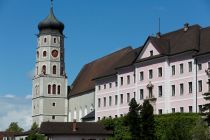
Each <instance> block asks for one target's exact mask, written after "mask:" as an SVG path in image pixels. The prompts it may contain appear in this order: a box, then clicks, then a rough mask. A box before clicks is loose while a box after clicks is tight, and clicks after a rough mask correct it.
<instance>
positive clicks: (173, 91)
mask: <svg viewBox="0 0 210 140" xmlns="http://www.w3.org/2000/svg"><path fill="white" fill-rule="evenodd" d="M171 90H172V96H175V85H172V86H171Z"/></svg>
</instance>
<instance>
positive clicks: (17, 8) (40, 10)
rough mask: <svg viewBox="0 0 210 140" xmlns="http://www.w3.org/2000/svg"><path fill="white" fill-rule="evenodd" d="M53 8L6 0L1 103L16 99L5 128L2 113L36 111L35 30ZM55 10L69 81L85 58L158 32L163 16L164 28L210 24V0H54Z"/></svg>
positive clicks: (1, 13) (44, 0) (0, 39)
mask: <svg viewBox="0 0 210 140" xmlns="http://www.w3.org/2000/svg"><path fill="white" fill-rule="evenodd" d="M49 8H50V0H0V21H1V22H0V23H1V24H0V32H1V33H0V52H1V55H0V60H1V68H0V97H1V99H0V104H1V103H2V104H3V103H4V104H5V105H7V106H9V107H11V106H12V105H13V108H12V107H11V108H7V107H6V106H5V107H4V108H2V107H1V109H0V126H2V127H0V130H1V129H4V128H5V127H6V124H4V125H3V124H2V123H3V121H1V118H3V117H4V118H7V119H8V122H9V121H13V120H12V119H11V120H9V119H10V118H9V116H10V114H9V113H11V111H17V110H18V109H17V106H20V107H19V109H20V108H24V107H22V106H25V107H26V108H24V109H25V110H22V111H25V112H24V113H25V114H27V113H28V114H29V116H30V115H31V114H30V109H31V105H30V103H31V101H30V98H29V97H30V96H29V95H30V94H31V86H32V85H31V83H32V80H31V75H32V72H33V68H34V64H35V50H36V47H37V43H36V36H35V34H37V33H38V29H37V25H38V23H39V21H41V20H42V19H44V18H45V17H46V16H47V15H48V12H49ZM54 12H55V15H56V17H57V18H58V19H59V20H61V21H62V22H63V23H64V24H65V30H64V33H65V35H66V40H65V63H66V73H67V74H68V81H69V84H70V83H72V81H73V80H74V79H75V77H76V75H77V73H78V72H79V71H80V69H81V68H82V66H83V65H84V64H86V63H88V62H90V61H92V60H94V59H96V58H99V57H102V56H104V55H106V54H109V53H111V52H113V51H116V50H119V49H121V48H123V47H126V46H132V47H134V48H136V47H138V46H141V45H142V44H143V43H144V42H145V40H146V38H147V37H148V36H149V35H155V34H156V32H158V18H159V17H160V19H161V33H166V32H169V31H173V30H176V29H178V28H182V27H183V24H184V23H185V22H189V23H190V25H192V24H200V25H201V26H203V27H207V26H210V2H209V1H208V0H173V1H172V0H146V1H145V0H144V1H143V0H54ZM23 99H24V100H25V101H22V102H20V100H23ZM10 103H14V104H10ZM15 103H16V104H15ZM13 113H14V112H13ZM13 119H14V118H13ZM22 119H23V118H22ZM17 121H19V120H17ZM4 122H6V121H4ZM20 123H23V122H21V121H20ZM24 127H25V128H27V127H28V126H24Z"/></svg>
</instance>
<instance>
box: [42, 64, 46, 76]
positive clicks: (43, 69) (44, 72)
mask: <svg viewBox="0 0 210 140" xmlns="http://www.w3.org/2000/svg"><path fill="white" fill-rule="evenodd" d="M42 73H43V74H46V66H45V65H43V66H42Z"/></svg>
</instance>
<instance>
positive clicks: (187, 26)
mask: <svg viewBox="0 0 210 140" xmlns="http://www.w3.org/2000/svg"><path fill="white" fill-rule="evenodd" d="M188 29H189V23H185V24H184V31H185V32H187V30H188Z"/></svg>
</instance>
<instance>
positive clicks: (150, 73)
mask: <svg viewBox="0 0 210 140" xmlns="http://www.w3.org/2000/svg"><path fill="white" fill-rule="evenodd" d="M152 78H153V72H152V70H149V79H152Z"/></svg>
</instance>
